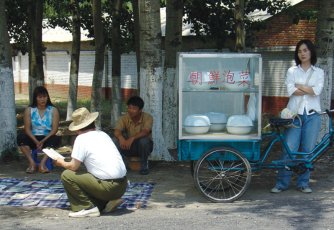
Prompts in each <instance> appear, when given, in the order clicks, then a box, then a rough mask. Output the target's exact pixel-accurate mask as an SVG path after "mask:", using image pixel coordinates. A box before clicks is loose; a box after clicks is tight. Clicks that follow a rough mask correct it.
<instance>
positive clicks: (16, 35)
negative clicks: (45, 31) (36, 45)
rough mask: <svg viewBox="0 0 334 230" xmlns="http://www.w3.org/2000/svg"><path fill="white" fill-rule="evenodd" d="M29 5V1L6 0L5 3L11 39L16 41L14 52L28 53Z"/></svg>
mask: <svg viewBox="0 0 334 230" xmlns="http://www.w3.org/2000/svg"><path fill="white" fill-rule="evenodd" d="M28 4H29V1H22V0H6V2H5V6H6V8H5V10H6V16H7V25H8V34H9V38H10V39H11V40H13V41H15V44H13V48H14V50H19V51H21V52H22V53H23V54H24V53H26V52H28V41H29V25H28V13H27V9H28Z"/></svg>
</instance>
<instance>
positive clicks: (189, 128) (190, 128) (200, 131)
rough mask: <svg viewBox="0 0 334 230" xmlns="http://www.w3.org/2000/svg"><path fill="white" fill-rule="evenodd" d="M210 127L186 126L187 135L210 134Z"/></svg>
mask: <svg viewBox="0 0 334 230" xmlns="http://www.w3.org/2000/svg"><path fill="white" fill-rule="evenodd" d="M209 128H210V126H209V125H208V126H184V129H185V131H186V132H187V133H191V134H204V133H207V132H209Z"/></svg>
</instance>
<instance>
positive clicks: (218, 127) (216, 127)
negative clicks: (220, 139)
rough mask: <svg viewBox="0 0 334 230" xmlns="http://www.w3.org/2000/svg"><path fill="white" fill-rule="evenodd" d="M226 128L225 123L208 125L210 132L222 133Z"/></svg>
mask: <svg viewBox="0 0 334 230" xmlns="http://www.w3.org/2000/svg"><path fill="white" fill-rule="evenodd" d="M225 127H226V123H211V125H210V129H209V131H210V132H218V131H222V130H223V129H225Z"/></svg>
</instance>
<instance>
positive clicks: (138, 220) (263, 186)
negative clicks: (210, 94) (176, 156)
mask: <svg viewBox="0 0 334 230" xmlns="http://www.w3.org/2000/svg"><path fill="white" fill-rule="evenodd" d="M331 162H332V159H331V158H329V157H328V158H326V159H325V160H324V161H323V162H321V163H320V164H319V165H318V166H317V168H316V171H315V172H314V173H313V177H312V181H311V186H312V188H313V190H314V192H313V193H312V194H303V193H300V192H298V191H296V190H295V189H294V188H291V189H290V190H288V191H285V192H283V193H280V194H271V193H269V192H268V191H269V189H270V188H271V187H272V186H273V184H274V175H273V172H272V171H263V172H261V174H259V173H257V174H254V176H253V178H252V183H251V186H250V188H249V189H248V191H247V192H246V194H245V195H244V196H243V197H242V198H241V199H239V200H238V201H235V202H233V203H226V204H222V203H219V204H218V203H210V202H208V201H207V200H206V199H205V198H204V197H202V196H201V195H200V194H199V193H198V192H197V190H196V189H195V188H194V185H193V181H192V177H191V175H190V169H189V166H188V164H187V163H182V162H174V163H162V162H160V163H155V164H154V165H153V169H152V171H151V173H150V174H149V175H148V176H140V175H138V174H137V173H135V172H129V176H128V177H129V178H130V180H132V181H138V182H139V181H142V182H144V181H151V182H155V183H156V186H155V188H154V192H153V194H152V197H151V199H150V201H149V204H148V207H147V208H145V209H144V208H143V209H137V210H118V211H116V212H114V213H112V214H109V215H104V216H101V217H98V218H84V219H71V218H68V217H67V215H68V212H69V211H68V210H61V209H53V208H27V207H24V208H21V207H7V206H0V219H1V223H0V229H50V230H52V229H117V230H118V229H191V230H195V229H220V230H221V229H303V230H305V229H334V178H333V176H332V175H333V173H332V171H333V165H332V163H331ZM24 169H25V162H24V161H23V160H21V161H20V162H16V161H13V162H10V163H7V164H5V163H0V177H16V178H27V179H41V178H44V179H58V178H59V175H60V173H61V171H62V170H61V169H59V168H57V169H55V170H54V171H53V172H52V173H50V174H48V175H41V174H34V175H27V174H25V173H24Z"/></svg>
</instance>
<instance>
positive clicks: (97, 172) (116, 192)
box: [55, 108, 128, 217]
mask: <svg viewBox="0 0 334 230" xmlns="http://www.w3.org/2000/svg"><path fill="white" fill-rule="evenodd" d="M98 116H99V113H98V112H93V113H90V112H89V111H88V110H87V109H86V108H79V109H77V110H75V111H74V112H73V114H72V119H73V122H72V123H71V124H70V126H69V130H71V131H76V132H77V134H78V136H77V138H76V140H75V142H74V145H73V150H72V154H71V158H72V159H71V161H69V162H66V161H64V160H63V159H61V158H57V159H56V161H55V164H56V165H57V166H61V167H64V168H65V169H66V170H65V171H64V172H63V173H62V174H61V181H62V183H63V185H64V189H65V191H66V194H67V197H68V199H69V202H70V204H71V209H72V212H70V213H69V217H93V216H100V212H101V211H103V212H111V211H113V210H115V209H116V208H117V206H119V205H120V204H121V203H122V200H121V197H122V195H123V194H124V193H125V190H126V187H127V183H128V182H127V179H126V167H125V165H124V162H123V160H122V156H121V154H120V153H119V151H118V150H117V148H116V146H115V144H114V143H113V141H112V140H111V138H110V137H109V136H108V135H107V134H106V133H105V132H103V131H100V130H96V127H95V120H96V118H97V117H98ZM81 163H84V165H85V166H86V169H87V172H78V169H79V167H80V164H81Z"/></svg>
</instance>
